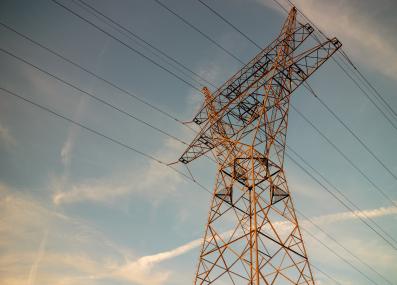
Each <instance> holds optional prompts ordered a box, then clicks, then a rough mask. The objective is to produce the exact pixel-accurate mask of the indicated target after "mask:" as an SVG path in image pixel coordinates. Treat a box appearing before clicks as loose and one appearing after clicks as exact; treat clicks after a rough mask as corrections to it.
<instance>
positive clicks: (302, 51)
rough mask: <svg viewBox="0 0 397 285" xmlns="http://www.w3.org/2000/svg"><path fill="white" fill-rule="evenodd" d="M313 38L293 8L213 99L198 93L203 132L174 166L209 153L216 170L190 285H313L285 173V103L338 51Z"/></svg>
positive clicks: (333, 42)
mask: <svg viewBox="0 0 397 285" xmlns="http://www.w3.org/2000/svg"><path fill="white" fill-rule="evenodd" d="M312 32H313V28H312V27H311V26H310V25H309V24H306V25H302V24H300V23H297V21H296V9H295V8H293V9H292V10H291V11H290V13H289V15H288V18H287V20H286V21H285V23H284V25H283V27H282V30H281V33H280V35H279V36H278V37H277V38H276V39H275V40H274V41H273V42H272V43H271V44H270V45H269V46H268V47H266V48H265V49H263V50H262V51H261V52H260V53H259V54H258V55H257V56H256V57H255V58H254V59H252V60H251V61H250V62H249V63H248V64H247V65H246V66H244V67H243V68H242V69H241V70H240V71H239V72H237V73H236V74H235V75H234V76H233V77H232V78H230V79H229V80H228V81H227V82H226V83H224V84H223V85H222V86H221V87H220V88H219V89H218V90H216V92H214V93H213V94H212V93H211V92H210V91H209V90H208V89H207V88H203V94H204V96H205V102H204V104H203V107H202V109H201V110H200V111H199V112H198V114H197V115H196V116H195V118H194V122H195V123H196V124H198V125H200V127H201V131H200V132H199V133H198V135H197V136H196V137H195V139H194V140H193V142H192V143H191V144H190V146H189V147H188V148H187V149H186V151H185V152H184V153H183V155H182V156H181V158H180V159H179V160H180V161H181V162H182V163H185V164H186V163H189V162H191V161H192V160H194V159H196V158H198V157H200V156H202V155H204V154H206V153H207V152H209V151H213V153H214V156H215V159H216V162H217V164H218V171H217V176H216V183H215V187H214V193H213V198H212V203H211V208H210V212H209V216H208V223H207V226H206V230H205V236H204V240H203V245H202V248H201V253H200V257H199V264H198V267H197V272H196V276H195V279H194V284H219V285H221V284H222V285H233V284H234V285H240V284H245V285H246V284H249V285H254V284H255V285H259V284H272V285H280V284H314V279H313V275H312V272H311V269H310V264H309V261H308V257H307V253H306V250H305V246H304V243H303V240H302V235H301V232H300V230H299V226H298V220H297V217H296V215H295V211H294V205H293V203H292V199H291V196H290V192H289V190H288V186H287V182H286V178H285V174H284V168H283V165H284V152H285V143H286V134H287V126H288V109H289V102H290V96H291V94H292V93H293V91H294V90H295V89H296V88H297V87H298V86H300V85H301V84H302V83H303V82H304V81H305V80H306V79H307V78H308V77H309V76H310V75H311V74H313V72H314V71H316V70H317V69H318V68H319V67H320V66H321V65H322V64H323V63H324V62H325V61H326V60H327V59H329V58H330V57H331V56H332V54H334V53H335V52H336V51H337V50H338V49H339V48H340V47H341V43H340V42H339V41H338V40H337V39H336V38H333V39H329V40H327V41H325V42H324V43H321V44H319V45H315V44H313V43H312V42H311V41H310V40H308V37H309V36H310V34H311V33H312ZM305 40H306V41H305ZM310 42H311V43H310ZM306 45H309V46H310V47H309V48H307V47H305V46H306Z"/></svg>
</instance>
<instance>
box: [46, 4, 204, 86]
mask: <svg viewBox="0 0 397 285" xmlns="http://www.w3.org/2000/svg"><path fill="white" fill-rule="evenodd" d="M51 1H52V2H54V3H55V4H57V5H58V6H60V7H62V8H64V9H65V10H67V11H68V12H70V13H71V14H73V15H75V16H76V17H77V18H79V19H81V20H82V21H84V22H86V23H88V24H89V25H91V26H92V27H94V28H96V29H97V30H99V31H101V32H102V33H104V34H105V35H107V36H108V37H110V38H112V39H114V40H115V41H117V42H119V43H120V44H121V45H123V46H125V47H127V48H128V49H129V50H131V51H133V52H134V53H136V54H138V55H139V56H141V57H142V58H144V59H146V60H147V61H149V62H151V63H152V64H154V65H155V66H157V67H158V68H160V69H162V70H164V71H166V72H168V73H169V74H171V75H172V76H174V77H175V78H177V79H179V80H181V81H182V82H184V83H185V84H186V85H188V86H190V87H191V88H193V89H195V90H197V91H198V92H201V90H200V89H199V88H198V87H196V86H194V85H193V84H192V83H190V82H189V81H187V80H185V79H183V78H182V77H180V76H179V75H178V74H176V73H175V72H173V71H171V70H170V69H168V68H167V67H164V66H163V65H161V64H159V63H158V62H156V61H155V60H153V59H152V58H150V57H148V56H147V55H145V54H144V53H142V52H140V51H139V50H137V49H135V48H133V47H132V46H130V45H128V44H126V43H125V42H123V41H122V40H120V39H119V38H116V37H115V36H113V35H112V34H111V33H109V32H107V31H105V30H104V29H102V28H101V27H99V26H98V25H96V24H94V23H93V22H91V21H89V20H88V19H86V18H84V17H83V16H81V15H79V14H77V13H76V12H74V11H73V10H72V9H70V8H68V7H66V6H65V5H63V4H61V3H59V2H57V1H56V0H51Z"/></svg>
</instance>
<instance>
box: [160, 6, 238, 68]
mask: <svg viewBox="0 0 397 285" xmlns="http://www.w3.org/2000/svg"><path fill="white" fill-rule="evenodd" d="M153 1H154V2H156V3H157V4H159V5H160V6H161V7H163V8H164V9H166V10H167V11H168V12H170V13H171V14H173V15H174V16H175V17H177V18H178V19H179V20H181V21H182V22H184V23H185V24H186V25H188V26H189V27H191V28H192V29H193V30H195V31H196V32H198V33H199V34H200V35H202V36H203V37H205V38H206V39H207V40H209V41H210V42H211V43H213V44H214V45H216V46H217V47H218V48H220V49H221V50H223V51H224V52H225V53H227V54H228V55H230V56H231V57H233V58H234V59H235V60H237V61H238V62H239V63H241V64H243V65H245V63H244V61H242V60H241V59H239V58H238V57H237V56H235V55H234V54H233V53H231V52H230V51H229V50H227V49H226V48H224V47H223V46H221V45H220V44H219V43H218V42H216V41H215V40H214V39H212V38H211V37H210V36H208V35H207V34H206V33H204V32H202V31H201V30H200V29H198V28H197V27H196V26H195V25H193V24H192V23H190V22H189V21H188V20H186V19H185V18H183V17H182V16H181V15H179V14H178V13H176V12H175V11H174V10H172V9H171V8H169V7H168V6H167V5H165V4H164V3H163V2H161V1H159V0H153Z"/></svg>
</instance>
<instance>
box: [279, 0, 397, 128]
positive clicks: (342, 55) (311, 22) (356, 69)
mask: <svg viewBox="0 0 397 285" xmlns="http://www.w3.org/2000/svg"><path fill="white" fill-rule="evenodd" d="M273 1H275V2H276V3H278V5H279V6H282V5H281V4H280V3H279V2H278V0H273ZM287 1H288V2H289V4H290V5H291V6H292V7H295V8H296V10H297V11H298V13H300V14H301V15H302V17H303V18H305V19H306V20H307V21H308V22H309V23H310V24H311V25H313V27H315V28H316V30H317V31H318V32H319V33H320V34H321V35H322V36H323V37H324V38H326V39H328V36H327V35H326V34H325V33H324V32H323V31H321V29H320V28H319V27H318V26H317V25H316V24H315V23H314V22H313V21H311V20H310V19H309V18H308V17H307V16H306V15H305V14H304V13H303V12H302V11H301V10H300V9H298V8H297V7H296V6H295V5H294V4H293V3H292V1H291V0H287ZM284 10H285V11H287V10H286V9H284ZM287 13H288V11H287ZM312 37H313V38H314V39H315V40H316V41H317V42H318V43H320V40H319V39H318V37H317V36H316V35H312ZM338 53H339V54H340V55H341V58H342V59H343V58H345V59H346V61H347V63H348V64H349V65H350V66H352V67H353V69H354V71H355V72H357V74H358V75H359V77H361V78H362V80H363V81H364V82H365V83H366V84H367V85H368V86H369V89H370V90H371V91H372V92H374V94H375V96H376V97H378V98H379V99H380V100H381V101H382V102H383V103H384V105H385V107H386V108H387V109H389V111H390V112H391V113H392V114H393V115H394V116H396V117H397V112H396V111H395V110H394V109H393V108H392V107H391V104H389V103H388V102H387V101H386V100H385V99H384V98H383V96H382V95H381V94H380V92H379V91H378V90H377V89H376V88H375V87H374V86H373V84H371V82H370V81H369V80H368V79H367V78H366V77H365V76H364V75H363V74H362V73H361V72H360V70H359V69H358V68H357V66H356V65H355V64H353V61H352V60H351V59H350V58H349V57H348V55H347V54H346V52H345V51H344V49H343V47H342V48H341V49H340V50H338ZM332 60H333V61H334V62H335V63H336V64H337V65H338V66H339V67H340V68H341V69H342V70H343V72H344V73H345V74H346V75H347V76H348V77H349V78H350V79H351V80H352V81H353V82H354V84H355V85H356V86H357V87H358V88H359V89H360V90H361V92H362V93H363V94H364V95H365V96H366V97H367V98H368V99H369V100H370V101H371V103H372V104H373V105H374V106H375V107H376V108H377V109H378V110H379V111H380V112H381V113H382V115H383V116H384V117H385V119H386V120H387V121H388V122H389V123H390V124H391V125H392V126H393V127H394V128H395V129H396V128H397V127H396V125H395V124H393V123H392V122H391V121H390V119H389V118H388V117H387V116H386V115H385V114H384V111H381V110H380V109H379V107H378V105H377V104H376V103H375V102H374V101H373V100H372V99H371V98H370V97H369V95H368V93H367V92H365V91H364V90H363V88H362V87H361V86H359V85H358V83H357V82H356V81H355V80H354V79H353V78H352V77H351V76H350V75H349V74H348V73H347V72H346V71H345V70H344V68H343V67H342V66H340V64H339V63H338V62H337V60H336V59H335V58H332ZM367 90H368V88H367Z"/></svg>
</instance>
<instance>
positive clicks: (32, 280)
mask: <svg viewBox="0 0 397 285" xmlns="http://www.w3.org/2000/svg"><path fill="white" fill-rule="evenodd" d="M47 237H48V231H47V230H46V231H45V232H44V236H43V239H42V240H41V242H40V246H39V249H38V252H37V257H36V259H35V261H34V262H33V264H32V267H31V268H30V272H29V278H28V285H34V284H35V281H36V274H37V269H38V267H39V264H40V262H41V260H42V259H43V256H44V253H45V246H46V243H47Z"/></svg>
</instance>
